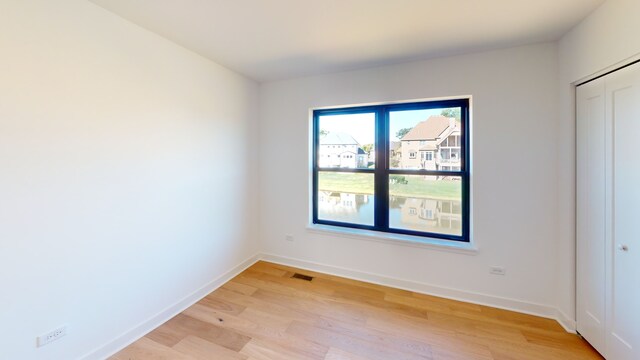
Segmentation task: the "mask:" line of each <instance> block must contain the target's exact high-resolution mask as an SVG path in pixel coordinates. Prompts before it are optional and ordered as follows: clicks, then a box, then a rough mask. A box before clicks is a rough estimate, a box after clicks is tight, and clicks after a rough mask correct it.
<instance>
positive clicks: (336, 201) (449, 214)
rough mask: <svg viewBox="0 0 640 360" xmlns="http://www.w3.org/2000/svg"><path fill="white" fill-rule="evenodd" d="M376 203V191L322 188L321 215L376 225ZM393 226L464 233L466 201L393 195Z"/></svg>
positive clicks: (391, 220) (326, 218)
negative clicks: (359, 191) (365, 192)
mask: <svg viewBox="0 0 640 360" xmlns="http://www.w3.org/2000/svg"><path fill="white" fill-rule="evenodd" d="M374 203H375V198H374V196H373V195H363V194H353V193H345V192H326V191H320V192H319V193H318V218H319V219H321V220H330V221H339V222H346V223H353V224H361V225H371V226H372V225H373V222H374ZM389 226H390V227H391V228H395V229H404V230H415V231H424V232H431V233H440V234H448V235H457V236H461V235H462V204H461V202H460V201H459V200H439V199H426V198H414V197H402V196H391V197H390V198H389Z"/></svg>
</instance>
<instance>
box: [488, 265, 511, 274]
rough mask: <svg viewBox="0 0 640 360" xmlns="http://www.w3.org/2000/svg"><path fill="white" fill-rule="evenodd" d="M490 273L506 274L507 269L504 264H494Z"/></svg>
mask: <svg viewBox="0 0 640 360" xmlns="http://www.w3.org/2000/svg"><path fill="white" fill-rule="evenodd" d="M489 273H490V274H493V275H506V274H507V269H505V268H503V267H502V266H492V267H490V268H489Z"/></svg>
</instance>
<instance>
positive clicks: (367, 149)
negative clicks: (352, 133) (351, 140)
mask: <svg viewBox="0 0 640 360" xmlns="http://www.w3.org/2000/svg"><path fill="white" fill-rule="evenodd" d="M362 150H364V152H366V153H367V154H371V150H373V144H365V145H362Z"/></svg>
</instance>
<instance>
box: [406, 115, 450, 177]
mask: <svg viewBox="0 0 640 360" xmlns="http://www.w3.org/2000/svg"><path fill="white" fill-rule="evenodd" d="M460 151H461V149H460V124H459V123H458V121H456V119H455V118H448V117H445V116H441V115H434V116H431V117H429V118H428V119H427V120H425V121H422V122H420V123H418V124H417V125H416V126H415V127H413V129H411V131H409V132H408V133H407V134H405V136H404V137H403V138H402V139H401V141H400V153H401V156H400V166H399V167H400V168H402V169H425V170H445V171H446V170H451V171H458V170H460Z"/></svg>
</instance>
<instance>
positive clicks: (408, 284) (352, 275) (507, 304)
mask: <svg viewBox="0 0 640 360" xmlns="http://www.w3.org/2000/svg"><path fill="white" fill-rule="evenodd" d="M261 259H262V260H264V261H269V262H273V263H276V264H281V265H287V266H292V267H297V268H300V269H306V270H311V271H316V272H321V273H326V274H330V275H335V276H341V277H345V278H349V279H353V280H359V281H365V282H369V283H373V284H378V285H383V286H389V287H393V288H397V289H402V290H408V291H413V292H416V293H421V294H427V295H433V296H438V297H442V298H446V299H451V300H457V301H464V302H468V303H472V304H478V305H484V306H490V307H494V308H498V309H504V310H510V311H516V312H519V313H524V314H529V315H534V316H540V317H543V318H548V319H553V320H556V321H557V322H558V323H559V324H560V325H561V326H562V327H563V328H564V329H565V330H567V331H568V332H575V322H574V321H573V320H570V318H569V317H568V316H566V315H565V314H564V313H562V312H561V311H560V310H558V309H557V308H555V307H553V306H549V305H543V304H536V303H532V302H528V301H523V300H518V299H510V298H505V297H500V296H493V295H488V294H481V293H475V292H470V291H465V290H460V289H454V288H447V287H442V286H436V285H430V284H425V283H420V282H416V281H411V280H402V279H397V278H393V277H389V276H385V275H380V274H374V273H368V272H363V271H359V270H353V269H348V268H344V267H339V266H333V265H327V264H321V263H317V262H313V261H307V260H298V259H293V258H289V257H284V256H279V255H273V254H262V257H261Z"/></svg>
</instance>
